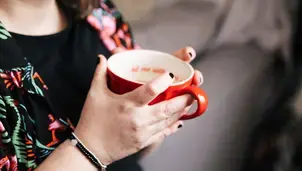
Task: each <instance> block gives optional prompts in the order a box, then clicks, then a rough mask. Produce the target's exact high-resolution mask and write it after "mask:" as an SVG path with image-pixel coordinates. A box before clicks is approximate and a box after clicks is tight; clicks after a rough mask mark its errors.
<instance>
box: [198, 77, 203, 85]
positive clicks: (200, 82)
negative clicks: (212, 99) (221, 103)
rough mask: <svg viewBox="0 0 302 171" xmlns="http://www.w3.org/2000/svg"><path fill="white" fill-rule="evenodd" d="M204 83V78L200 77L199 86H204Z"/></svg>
mask: <svg viewBox="0 0 302 171" xmlns="http://www.w3.org/2000/svg"><path fill="white" fill-rule="evenodd" d="M202 82H203V79H202V77H199V85H201V84H202Z"/></svg>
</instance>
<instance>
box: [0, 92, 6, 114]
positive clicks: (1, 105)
mask: <svg viewBox="0 0 302 171" xmlns="http://www.w3.org/2000/svg"><path fill="white" fill-rule="evenodd" d="M5 118H6V107H5V103H4V99H3V97H2V96H0V119H5Z"/></svg>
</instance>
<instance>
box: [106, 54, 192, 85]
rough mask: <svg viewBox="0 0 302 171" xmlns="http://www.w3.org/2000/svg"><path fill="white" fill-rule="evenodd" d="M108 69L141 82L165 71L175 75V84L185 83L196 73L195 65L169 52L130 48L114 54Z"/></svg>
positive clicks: (128, 78) (109, 61)
mask: <svg viewBox="0 0 302 171" xmlns="http://www.w3.org/2000/svg"><path fill="white" fill-rule="evenodd" d="M108 69H109V70H110V71H111V72H112V73H113V74H115V75H117V76H119V77H121V78H123V79H126V80H129V81H132V82H136V83H139V84H144V83H146V82H149V81H151V80H153V79H155V78H156V77H158V76H160V75H161V74H163V73H165V72H171V73H173V74H174V76H175V81H174V83H173V85H177V84H183V83H185V82H187V81H188V80H189V79H191V78H192V77H193V75H194V69H193V67H192V66H191V65H190V64H188V63H186V62H184V61H182V60H180V59H178V58H176V57H175V56H173V55H170V54H168V53H164V52H159V51H153V50H128V51H125V52H120V53H117V54H114V55H112V56H111V57H110V58H109V59H108Z"/></svg>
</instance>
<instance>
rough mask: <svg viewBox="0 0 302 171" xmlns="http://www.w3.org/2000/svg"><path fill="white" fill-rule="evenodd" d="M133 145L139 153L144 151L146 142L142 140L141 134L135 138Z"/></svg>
mask: <svg viewBox="0 0 302 171" xmlns="http://www.w3.org/2000/svg"><path fill="white" fill-rule="evenodd" d="M133 144H134V146H135V148H136V149H137V151H139V150H141V149H143V148H144V141H143V139H142V136H140V135H139V134H136V135H135V136H134V138H133Z"/></svg>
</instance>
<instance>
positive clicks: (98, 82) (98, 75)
mask: <svg viewBox="0 0 302 171" xmlns="http://www.w3.org/2000/svg"><path fill="white" fill-rule="evenodd" d="M98 59H99V61H100V62H99V63H98V65H97V67H96V69H95V72H94V77H93V80H92V84H91V89H100V88H101V89H104V90H107V89H108V88H107V78H106V73H107V60H106V58H105V57H104V56H103V55H99V56H98Z"/></svg>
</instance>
